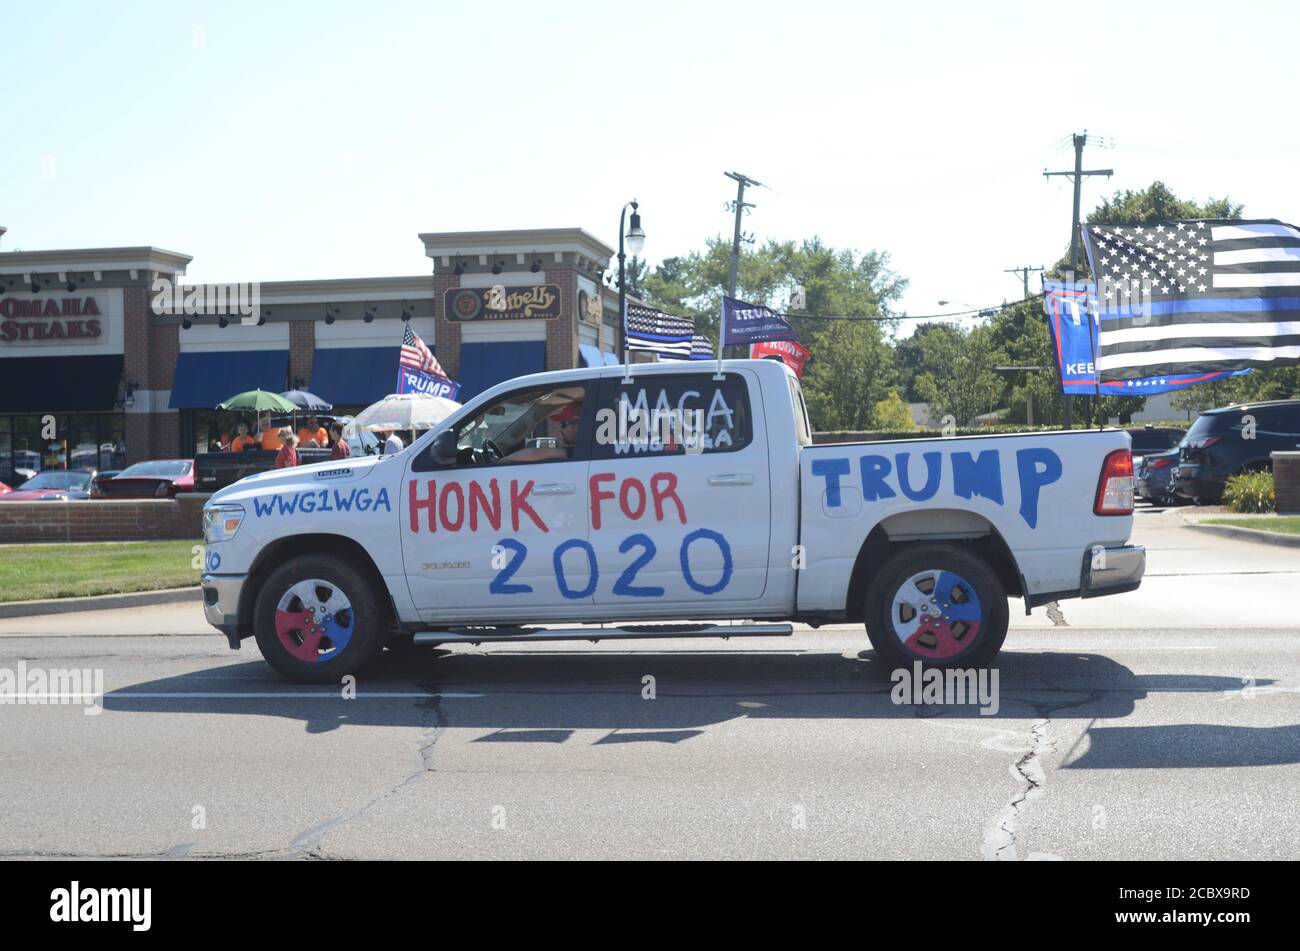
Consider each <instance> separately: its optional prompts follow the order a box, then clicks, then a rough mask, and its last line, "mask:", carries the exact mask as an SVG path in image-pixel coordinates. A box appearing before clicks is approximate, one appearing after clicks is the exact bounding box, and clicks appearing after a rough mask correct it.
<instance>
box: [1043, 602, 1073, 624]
mask: <svg viewBox="0 0 1300 951" xmlns="http://www.w3.org/2000/svg"><path fill="white" fill-rule="evenodd" d="M1047 618H1048V620H1050V621H1051V622H1052V626H1053V627H1069V626H1070V622H1069V621H1067V620H1066V619H1065V614H1064V613H1063V612H1062V611H1061V605H1060V604H1059V603H1058V602H1056V601H1051V602H1049V603H1048V605H1047Z"/></svg>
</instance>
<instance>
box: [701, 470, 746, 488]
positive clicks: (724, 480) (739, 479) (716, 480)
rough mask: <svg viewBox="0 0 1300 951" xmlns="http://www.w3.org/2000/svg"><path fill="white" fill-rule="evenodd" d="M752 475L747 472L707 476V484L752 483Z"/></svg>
mask: <svg viewBox="0 0 1300 951" xmlns="http://www.w3.org/2000/svg"><path fill="white" fill-rule="evenodd" d="M753 484H754V477H753V476H752V475H750V474H749V473H748V472H733V473H730V474H728V475H715V476H709V485H753Z"/></svg>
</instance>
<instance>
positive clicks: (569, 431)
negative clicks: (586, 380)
mask: <svg viewBox="0 0 1300 951" xmlns="http://www.w3.org/2000/svg"><path fill="white" fill-rule="evenodd" d="M549 419H550V421H551V422H552V423H554V424H555V425H556V426H557V427H558V428H559V430H560V441H561V442H562V443H563V445H562V446H556V447H554V448H550V447H546V446H527V445H525V447H524V448H523V449H519V450H517V451H515V452H512V453H511V454H510V455H508V456H506V457H505V458H504V459H502V460H501V461H502V462H509V463H515V462H545V461H547V460H551V459H572V458H573V448H574V446H576V445H577V443H578V431H579V424H580V423H581V421H582V400H574V401H573V402H571V403H566V404H565V405H564V406H563V407H562V408H561V409H560V410H559V411H558V412H555V413H552V414H551V415H550V417H549Z"/></svg>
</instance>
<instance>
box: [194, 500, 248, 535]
mask: <svg viewBox="0 0 1300 951" xmlns="http://www.w3.org/2000/svg"><path fill="white" fill-rule="evenodd" d="M243 521H244V507H243V506H242V505H213V506H209V507H208V508H205V509H204V510H203V540H204V541H205V542H207V543H208V544H209V545H210V544H212V543H213V542H226V541H230V539H232V538H234V537H235V532H237V531H239V526H240V523H241V522H243Z"/></svg>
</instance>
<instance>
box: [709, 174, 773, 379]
mask: <svg viewBox="0 0 1300 951" xmlns="http://www.w3.org/2000/svg"><path fill="white" fill-rule="evenodd" d="M723 174H724V175H726V176H727V177H728V178H730V179H732V180H734V181H735V182H736V204H735V209H734V210H735V212H736V232H735V234H734V235H733V236H732V239H731V272H730V274H729V275H728V276H727V296H728V297H735V296H736V279H737V276H738V275H739V273H740V219H741V218H742V217H743V216H744V214H745V209H746V208H753V207H754V205H753V204H752V203H750V202H746V201H745V187H746V186H747V185H753V186H754V187H755V188H762V187H763V183H762V182H758V181H755V180H754V179H752V178H750V177H749V176H748V175H743V174H741V173H740V172H723ZM718 359H719V360H721V359H722V328H721V327H719V328H718ZM719 366H721V364H719Z"/></svg>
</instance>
